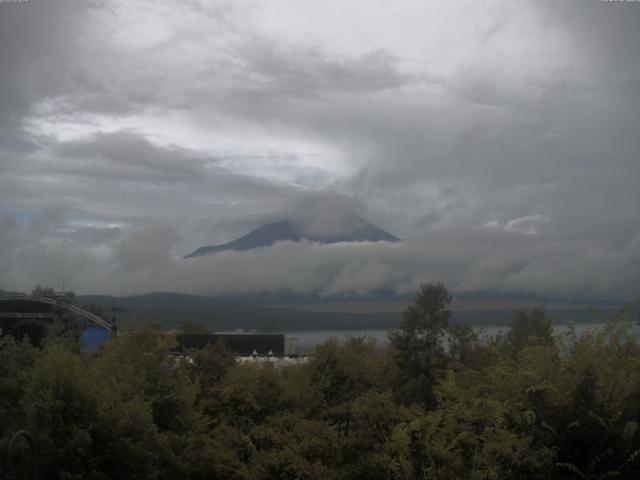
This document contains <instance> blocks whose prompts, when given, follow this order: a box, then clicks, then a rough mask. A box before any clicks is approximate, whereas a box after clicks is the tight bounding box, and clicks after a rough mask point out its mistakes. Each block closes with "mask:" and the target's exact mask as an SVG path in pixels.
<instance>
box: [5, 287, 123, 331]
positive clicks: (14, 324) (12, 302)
mask: <svg viewBox="0 0 640 480" xmlns="http://www.w3.org/2000/svg"><path fill="white" fill-rule="evenodd" d="M65 312H66V313H70V314H71V315H72V317H75V318H77V319H82V320H84V321H85V322H87V323H89V324H92V325H97V326H100V327H102V328H105V329H107V330H108V331H109V332H113V331H114V329H113V326H112V325H111V324H110V323H109V322H107V321H105V320H103V319H102V318H100V317H99V316H97V315H95V314H93V313H91V312H87V311H86V310H84V309H82V308H79V307H77V306H75V305H72V304H70V303H68V302H65V301H63V300H61V299H58V298H50V297H39V296H35V295H2V296H0V320H2V322H3V324H4V323H6V321H7V320H9V319H12V321H11V326H10V328H11V331H13V332H21V329H23V328H26V329H29V328H32V327H37V326H38V325H40V326H42V328H46V326H47V325H48V324H50V323H51V322H52V321H53V320H54V319H56V318H59V317H60V316H61V314H62V313H65ZM20 336H21V335H20Z"/></svg>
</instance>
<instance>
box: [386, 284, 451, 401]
mask: <svg viewBox="0 0 640 480" xmlns="http://www.w3.org/2000/svg"><path fill="white" fill-rule="evenodd" d="M452 300H453V296H452V295H450V294H449V291H448V290H447V288H446V287H445V286H444V284H443V283H442V282H432V283H427V284H423V285H421V286H420V291H419V292H418V295H417V296H416V299H415V300H414V302H413V303H412V304H411V305H409V306H408V307H407V309H406V310H405V311H404V314H403V320H402V323H401V324H400V328H399V329H398V330H396V331H395V332H393V333H391V334H390V335H389V338H390V341H391V345H392V346H393V348H394V350H395V358H396V362H397V365H398V367H399V370H398V377H397V381H396V393H397V395H398V398H399V399H400V400H401V401H403V402H404V403H410V402H417V403H420V404H422V405H425V406H427V407H433V406H434V398H433V386H434V384H435V378H434V361H435V360H436V357H437V356H438V355H440V354H441V353H442V338H443V335H444V332H445V329H446V328H447V326H448V324H449V318H450V317H451V309H450V305H451V301H452Z"/></svg>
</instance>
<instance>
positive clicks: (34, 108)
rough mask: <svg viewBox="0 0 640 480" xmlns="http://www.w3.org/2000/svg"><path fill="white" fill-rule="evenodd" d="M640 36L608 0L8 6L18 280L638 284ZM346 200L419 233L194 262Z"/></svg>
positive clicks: (627, 7)
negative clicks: (200, 251) (272, 224)
mask: <svg viewBox="0 0 640 480" xmlns="http://www.w3.org/2000/svg"><path fill="white" fill-rule="evenodd" d="M639 32H640V2H602V1H600V0H592V1H586V0H584V1H583V0H576V1H562V2H558V1H519V2H513V1H507V0H504V1H491V0H488V1H478V0H468V1H462V0H460V1H457V0H456V1H449V0H448V1H442V0H440V1H432V2H428V1H423V0H420V1H417V0H416V1H397V2H389V1H382V0H380V1H378V0H358V1H356V0H351V1H344V0H340V1H332V0H325V1H322V2H318V1H317V0H291V1H279V0H269V1H264V2H261V1H255V0H253V1H245V0H233V1H228V2H223V1H204V0H203V1H198V0H181V1H173V0H163V1H135V2H132V1H125V0H121V1H116V0H114V1H99V2H98V1H95V2H76V1H55V0H47V1H36V0H29V1H23V2H15V3H14V2H11V3H8V2H0V288H4V289H11V290H12V289H18V290H20V289H25V290H30V289H31V288H32V287H33V286H34V285H35V284H36V283H42V284H49V285H53V286H56V287H59V286H60V283H61V278H62V277H63V276H64V277H65V279H66V283H67V285H68V286H69V287H71V288H73V289H74V290H76V291H77V292H80V293H114V294H125V293H144V292H148V291H153V290H174V291H182V292H193V293H201V294H210V293H211V294H213V293H221V292H229V291H233V292H243V291H256V290H273V289H281V288H290V289H293V290H296V291H301V292H302V291H304V292H309V291H320V292H323V293H331V294H334V293H342V292H360V293H366V292H367V291H370V290H372V289H376V288H391V289H395V290H398V291H411V290H412V289H415V287H416V286H417V285H418V284H419V283H420V282H421V281H425V280H432V279H442V280H444V281H446V282H447V283H448V284H449V285H450V286H451V288H452V289H453V290H455V291H473V290H486V289H488V290H496V291H505V292H507V291H517V292H532V293H541V294H546V295H561V296H599V297H617V298H631V297H634V296H638V295H640V211H639V206H640V55H639V54H638V52H640V33H639ZM307 208H308V212H309V213H305V212H307ZM351 210H355V211H356V212H357V213H359V214H360V215H362V216H363V217H365V218H367V219H368V220H370V221H371V222H373V223H375V224H376V225H378V226H379V227H381V228H383V229H385V230H387V231H389V232H391V233H393V234H394V235H396V236H398V237H401V238H403V239H404V242H402V243H401V244H395V245H391V244H363V245H333V246H320V245H317V244H313V243H308V242H306V243H302V244H299V245H294V244H291V243H283V244H279V245H275V246H274V247H272V248H268V249H263V250H260V251H257V252H248V253H224V254H221V255H215V256H213V257H208V258H200V259H194V260H181V259H180V258H179V257H181V256H183V255H185V254H188V253H190V252H191V251H193V250H194V249H195V248H197V247H199V246H202V245H212V244H217V243H222V242H225V241H229V240H232V239H233V238H236V237H237V236H239V235H242V234H244V233H247V232H248V231H249V230H251V229H252V228H255V227H257V226H259V225H261V224H263V223H265V222H267V221H270V220H274V219H278V218H282V217H286V216H288V215H291V214H292V212H296V214H297V215H298V216H300V215H302V216H304V215H305V214H306V215H309V216H315V215H319V214H318V212H319V211H324V212H325V214H327V212H328V213H329V214H332V213H333V212H336V214H340V213H345V212H347V211H351ZM329 216H330V215H329ZM319 218H322V216H320V217H319Z"/></svg>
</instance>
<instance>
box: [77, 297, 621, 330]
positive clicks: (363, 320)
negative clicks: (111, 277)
mask: <svg viewBox="0 0 640 480" xmlns="http://www.w3.org/2000/svg"><path fill="white" fill-rule="evenodd" d="M386 298H391V297H386ZM243 299H244V300H246V298H235V299H234V298H232V299H228V298H225V297H222V298H216V297H202V296H196V295H183V294H177V293H166V292H165V293H160V292H158V293H150V294H147V295H137V296H127V297H111V296H105V295H82V296H78V297H77V302H78V303H79V304H82V305H87V306H91V305H94V306H97V307H99V308H100V309H102V310H103V311H104V312H105V314H107V315H112V314H114V315H115V316H116V318H117V319H118V322H119V323H120V324H121V325H123V324H124V325H126V324H138V325H139V324H142V323H145V322H159V323H160V324H161V325H163V326H165V327H167V328H175V327H176V326H178V325H179V324H180V323H182V322H183V321H191V322H197V323H201V324H204V325H207V326H209V327H211V328H215V329H236V328H241V329H255V330H263V331H284V330H358V329H391V328H395V327H397V326H398V325H399V323H400V321H401V319H402V311H403V310H404V308H405V307H406V305H407V304H408V303H409V302H410V300H408V299H407V300H405V299H404V297H401V300H398V299H396V300H395V304H394V306H393V308H391V309H389V308H386V307H387V305H388V304H387V303H384V302H377V301H370V302H365V303H364V306H363V307H362V308H359V309H353V308H350V307H351V303H350V302H349V301H342V302H341V301H338V299H333V300H334V302H333V303H332V304H327V305H313V304H310V302H311V300H312V297H308V298H307V299H306V301H305V302H304V303H300V304H294V303H287V304H285V305H259V304H255V303H254V304H246V303H240V302H239V300H243ZM315 299H316V300H317V299H318V297H315ZM233 300H236V301H233ZM254 300H255V299H254ZM267 300H268V299H267ZM456 302H458V303H457V304H456ZM541 305H544V304H543V303H542V301H540V300H539V299H538V298H537V297H530V296H529V297H515V298H513V297H506V298H503V299H499V301H498V300H496V298H495V297H488V296H486V295H484V296H461V300H455V301H454V304H453V315H452V318H451V321H452V322H453V323H468V324H472V325H479V326H482V325H506V324H508V323H509V322H510V321H511V319H512V317H513V314H514V312H515V311H517V310H518V309H520V308H529V307H533V306H541ZM596 305H597V306H598V307H597V308H595V309H594V308H590V307H588V306H587V305H585V304H579V303H575V304H574V303H555V304H550V305H548V306H547V307H546V312H547V316H548V318H549V319H550V320H551V321H552V322H554V323H566V322H569V321H572V322H604V321H606V320H608V319H610V318H612V317H613V316H614V315H615V313H616V312H617V311H619V310H620V308H621V304H619V303H613V302H607V303H596ZM383 307H384V308H383ZM112 310H115V311H114V312H113V313H111V312H112Z"/></svg>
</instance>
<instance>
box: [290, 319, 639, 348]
mask: <svg viewBox="0 0 640 480" xmlns="http://www.w3.org/2000/svg"><path fill="white" fill-rule="evenodd" d="M574 326H575V330H576V334H577V335H578V336H580V335H582V334H584V333H587V332H589V331H591V332H595V331H597V330H599V329H600V328H602V327H603V326H604V324H602V323H576V324H574ZM567 329H568V326H567V325H565V324H562V325H554V326H553V334H554V336H558V335H562V334H563V333H565V332H566V331H567ZM474 330H475V331H476V332H477V333H478V334H479V335H480V337H484V336H495V335H497V334H498V333H501V332H506V331H507V330H509V327H508V326H503V325H489V326H484V327H474ZM390 331H391V330H342V331H340V330H301V331H288V332H280V333H284V334H285V335H286V336H287V337H292V338H297V339H298V351H299V352H300V353H305V352H308V351H309V350H311V349H312V348H313V347H315V346H316V345H320V344H322V343H324V342H325V341H326V340H328V339H329V338H331V337H335V338H336V339H338V341H340V342H343V341H345V340H347V339H349V338H351V337H369V338H374V339H375V340H376V343H377V344H378V345H380V346H386V345H388V344H389V338H388V337H387V334H388V333H389V332H390ZM631 333H632V334H633V335H634V336H635V337H636V338H637V339H640V324H638V323H634V324H633V327H632V329H631Z"/></svg>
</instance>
